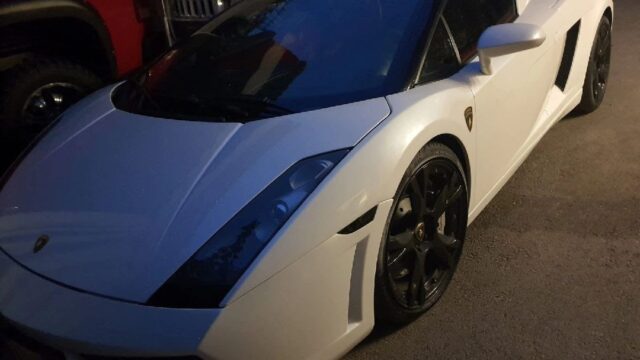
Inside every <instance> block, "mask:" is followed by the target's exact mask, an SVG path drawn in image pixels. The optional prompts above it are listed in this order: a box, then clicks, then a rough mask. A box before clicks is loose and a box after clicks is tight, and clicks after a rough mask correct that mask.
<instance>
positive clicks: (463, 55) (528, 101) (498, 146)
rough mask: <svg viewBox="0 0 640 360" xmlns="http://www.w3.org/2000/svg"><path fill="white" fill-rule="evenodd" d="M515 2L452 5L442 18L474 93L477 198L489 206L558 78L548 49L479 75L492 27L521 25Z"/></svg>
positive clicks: (471, 0) (457, 0)
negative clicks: (481, 47)
mask: <svg viewBox="0 0 640 360" xmlns="http://www.w3.org/2000/svg"><path fill="white" fill-rule="evenodd" d="M517 16H518V11H517V7H516V2H515V0H449V1H448V2H447V4H446V6H445V9H444V12H443V17H444V19H445V21H446V24H447V26H448V29H449V30H450V32H451V35H452V37H453V39H454V42H455V44H456V47H457V49H458V53H459V57H460V60H461V62H462V63H463V64H466V65H465V68H464V69H463V70H462V71H461V73H460V74H459V75H458V78H460V79H461V81H464V82H467V83H468V84H469V86H470V88H471V90H472V91H473V93H474V97H475V109H474V119H475V126H476V130H477V148H476V151H477V164H478V171H477V173H476V179H475V180H476V181H475V182H474V184H475V187H476V189H475V190H476V194H478V195H479V200H480V202H481V203H484V204H486V201H483V200H488V198H490V197H491V196H492V194H494V193H495V192H497V191H498V190H499V188H500V186H501V184H503V183H504V182H505V181H506V175H507V174H509V172H510V171H511V170H513V169H514V167H515V166H516V165H517V162H518V160H520V159H522V157H523V154H522V151H524V150H525V147H524V144H525V143H526V141H527V139H528V138H529V135H530V134H531V131H532V129H533V128H534V125H535V123H536V120H537V119H538V117H539V116H540V113H541V111H542V108H543V105H544V101H545V98H546V95H547V93H548V91H549V89H550V88H551V86H552V84H553V78H554V75H555V73H554V72H553V71H549V70H548V68H549V67H550V66H551V68H553V67H552V66H553V64H550V63H549V61H550V59H545V58H544V56H543V55H544V53H545V51H546V49H547V47H545V46H542V47H541V48H538V49H534V50H530V51H526V52H521V53H515V54H511V55H506V56H502V57H499V58H495V59H494V60H493V65H494V71H493V73H492V74H491V75H484V74H482V72H481V70H480V62H479V59H478V56H477V44H478V40H479V38H480V36H481V35H482V33H483V32H484V30H486V29H487V28H488V27H490V26H492V25H496V24H500V23H507V22H512V21H514V20H516V19H517Z"/></svg>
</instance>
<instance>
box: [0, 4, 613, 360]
mask: <svg viewBox="0 0 640 360" xmlns="http://www.w3.org/2000/svg"><path fill="white" fill-rule="evenodd" d="M612 21H613V3H612V0H517V1H516V0H329V1H317V0H246V1H244V2H242V3H240V4H238V5H236V6H234V7H233V8H231V9H230V10H229V11H227V12H225V13H223V14H222V15H221V16H219V17H217V18H215V19H214V20H212V21H211V22H210V23H209V24H207V25H206V26H205V27H204V28H202V29H201V30H200V31H199V32H198V33H197V34H195V35H194V36H193V37H192V38H191V39H189V40H187V41H185V42H183V43H181V44H178V45H177V46H176V47H175V48H174V49H172V50H171V51H169V52H168V53H166V54H165V55H164V56H162V57H160V58H159V59H158V60H156V61H155V62H154V63H153V64H151V65H150V66H149V67H148V68H146V69H145V70H144V71H143V72H141V73H140V74H138V75H136V76H134V77H132V78H131V79H130V80H128V81H126V82H124V83H121V84H117V85H115V86H112V87H109V88H107V89H104V90H102V91H99V92H98V93H96V94H94V95H92V96H91V97H89V98H88V99H86V100H84V101H82V102H81V103H80V104H78V105H77V106H75V107H73V108H72V109H71V110H69V111H68V112H66V113H65V114H64V115H63V116H62V117H61V118H60V119H59V120H58V121H57V123H56V124H55V125H54V126H52V127H50V128H49V129H48V131H47V132H46V133H45V134H44V135H43V136H42V137H41V138H40V140H39V142H38V143H37V144H36V145H35V146H33V147H32V148H31V149H30V151H29V152H27V153H26V154H25V155H23V156H22V159H21V160H20V161H19V162H18V163H17V164H16V165H15V166H14V167H13V168H12V169H11V170H10V172H9V173H8V174H7V175H6V176H5V178H4V180H3V182H2V183H0V186H1V192H0V313H1V314H2V319H3V323H4V325H3V326H4V329H5V330H4V331H5V335H7V334H8V337H7V339H10V340H5V343H7V344H8V346H10V347H11V348H12V349H14V350H12V351H14V352H16V353H18V352H20V351H31V352H37V353H40V354H43V355H42V356H43V357H45V358H50V357H54V356H58V357H60V358H64V357H65V356H66V357H67V358H77V357H88V358H92V357H93V356H118V357H150V356H160V357H182V356H184V357H189V358H191V357H193V358H215V359H285V358H288V359H303V358H313V359H325V358H336V357H339V356H341V355H343V354H345V353H346V352H347V351H349V349H351V348H352V347H353V346H355V345H356V344H357V343H358V342H359V341H361V340H362V339H363V338H364V337H365V336H366V335H367V334H368V333H369V332H370V331H371V329H372V328H373V325H374V322H375V321H391V322H396V323H405V322H408V321H411V320H412V319H414V318H416V317H417V316H419V315H420V314H422V313H424V312H425V311H427V309H429V308H430V307H431V306H433V305H434V304H435V303H436V302H437V301H438V300H439V299H440V298H441V297H442V294H443V293H444V291H445V289H446V287H447V285H448V284H449V282H450V281H451V278H452V276H453V273H454V271H455V269H456V265H457V263H458V260H459V259H460V254H461V251H462V248H463V244H464V240H465V229H466V227H467V225H468V224H469V223H470V222H471V221H473V219H474V218H475V217H476V216H478V214H479V213H480V212H481V211H482V209H483V208H484V207H485V206H486V205H487V203H488V202H489V201H490V200H491V199H492V198H493V196H494V195H495V194H496V193H497V192H498V191H499V190H500V188H501V187H502V186H503V185H504V183H505V182H506V181H507V180H508V179H509V177H510V176H511V175H512V174H513V173H514V171H515V170H516V169H517V168H518V166H519V165H520V164H521V163H522V162H523V161H524V159H525V158H526V156H527V154H528V153H529V152H530V151H531V150H532V148H533V147H534V146H535V145H536V143H537V142H538V141H539V140H540V138H541V137H542V136H543V135H544V134H545V132H546V131H547V130H548V129H549V128H550V127H551V126H553V124H554V123H555V122H557V121H558V120H559V119H561V118H562V117H563V116H565V115H566V114H568V113H569V112H570V111H572V110H573V109H574V108H576V107H577V110H578V111H580V112H583V113H584V112H590V111H593V110H595V109H596V108H597V107H598V106H599V105H600V103H601V102H602V100H603V96H604V93H605V90H606V87H607V78H608V73H609V64H610V54H611V28H612Z"/></svg>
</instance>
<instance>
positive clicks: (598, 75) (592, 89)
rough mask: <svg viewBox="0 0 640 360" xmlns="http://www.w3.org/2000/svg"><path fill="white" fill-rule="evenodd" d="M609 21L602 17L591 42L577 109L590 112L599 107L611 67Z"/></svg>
mask: <svg viewBox="0 0 640 360" xmlns="http://www.w3.org/2000/svg"><path fill="white" fill-rule="evenodd" d="M611 41H612V36H611V21H609V19H608V18H607V17H603V18H602V20H601V21H600V25H599V26H598V31H597V33H596V37H595V39H594V43H593V49H592V51H591V57H590V59H589V65H588V68H587V75H586V78H585V82H584V86H583V95H582V100H581V102H580V105H578V111H580V112H582V113H590V112H593V111H595V110H596V109H598V108H599V107H600V105H601V104H602V101H603V100H604V96H605V94H606V91H607V86H608V84H609V72H610V69H611Z"/></svg>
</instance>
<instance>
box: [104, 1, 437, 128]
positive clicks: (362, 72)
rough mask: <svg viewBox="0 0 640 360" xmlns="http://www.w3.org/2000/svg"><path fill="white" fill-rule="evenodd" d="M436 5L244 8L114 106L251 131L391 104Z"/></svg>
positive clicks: (168, 58) (153, 70) (160, 65)
mask: <svg viewBox="0 0 640 360" xmlns="http://www.w3.org/2000/svg"><path fill="white" fill-rule="evenodd" d="M432 2H433V1H432V0H329V1H318V0H281V1H274V0H271V1H267V0H246V1H244V2H242V3H240V4H239V5H237V6H235V7H233V8H232V9H230V10H229V11H227V12H225V13H223V14H222V15H221V16H220V17H218V18H216V19H214V20H213V21H212V22H211V23H209V24H208V25H207V26H205V27H204V28H203V29H202V30H201V31H200V32H199V33H198V34H196V35H194V36H193V37H192V38H191V39H190V40H188V41H187V42H185V43H184V44H182V45H180V46H178V47H177V48H175V49H174V50H172V51H170V52H169V53H167V54H166V55H165V56H163V57H162V58H161V59H160V60H159V61H157V62H156V63H155V64H153V65H152V66H151V67H150V68H149V70H148V71H147V72H146V73H145V74H144V75H143V76H140V77H138V78H137V79H136V82H135V83H134V82H130V83H129V84H128V85H126V86H124V87H122V89H120V90H119V91H117V94H116V96H115V97H114V100H115V103H116V106H118V107H120V108H122V109H124V110H128V111H132V112H138V113H146V114H150V115H158V116H163V117H173V118H186V119H203V120H209V121H243V122H244V121H250V120H255V119H260V118H265V117H271V116H274V115H280V114H283V113H287V112H299V111H305V110H311V109H317V108H322V107H328V106H333V105H339V104H344V103H350V102H355V101H359V100H365V99H368V98H374V97H380V96H384V95H388V94H389V93H393V92H397V91H400V90H401V89H402V88H403V86H404V85H405V84H406V83H407V81H408V79H409V76H410V72H411V69H412V65H413V64H414V60H415V59H416V58H418V56H417V54H416V53H417V52H418V51H419V46H420V43H421V40H423V36H422V35H423V34H424V32H425V31H426V29H428V28H429V26H430V22H431V21H430V17H431V16H432V15H431V14H432V10H433V9H432V8H433V4H432ZM205 118H206V119H205Z"/></svg>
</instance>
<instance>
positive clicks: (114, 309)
mask: <svg viewBox="0 0 640 360" xmlns="http://www.w3.org/2000/svg"><path fill="white" fill-rule="evenodd" d="M218 312H219V310H189V309H186V310H185V309H165V308H154V307H149V306H143V305H139V304H132V303H126V302H121V301H117V300H111V299H106V298H102V297H99V296H94V295H90V294H86V293H81V292H78V291H74V290H71V289H68V288H66V287H63V286H59V285H56V284H54V283H52V282H50V281H47V280H45V279H43V278H41V277H40V276H37V275H34V274H33V273H31V272H30V271H29V270H27V269H25V268H23V267H22V266H20V265H19V264H17V263H16V262H14V261H13V260H12V259H11V258H9V257H8V256H7V255H6V254H5V253H4V252H1V251H0V314H2V316H3V317H4V318H6V319H7V320H8V321H9V322H10V323H11V324H12V325H13V326H15V327H17V328H19V330H20V331H21V332H23V333H25V334H26V335H28V336H29V337H31V338H33V339H35V340H38V341H41V342H43V343H46V344H48V345H50V346H52V347H55V348H57V349H63V350H65V351H69V352H73V353H77V354H90V355H104V356H116V355H117V356H159V355H162V356H186V355H194V354H196V353H197V350H198V345H199V344H200V342H201V341H202V339H203V337H204V335H205V334H206V332H207V331H208V330H209V328H210V327H211V324H212V323H213V322H214V320H215V318H216V316H217V315H218Z"/></svg>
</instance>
